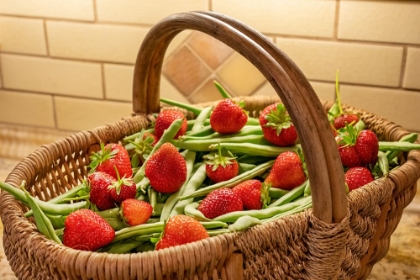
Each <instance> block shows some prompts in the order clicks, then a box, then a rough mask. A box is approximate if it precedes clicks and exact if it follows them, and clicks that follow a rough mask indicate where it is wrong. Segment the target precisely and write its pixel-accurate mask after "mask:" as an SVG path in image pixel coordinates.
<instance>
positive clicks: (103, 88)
mask: <svg viewBox="0 0 420 280" xmlns="http://www.w3.org/2000/svg"><path fill="white" fill-rule="evenodd" d="M101 80H102V81H101V82H102V99H103V100H107V99H106V86H105V65H104V63H101Z"/></svg>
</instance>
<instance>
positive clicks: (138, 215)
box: [121, 198, 153, 226]
mask: <svg viewBox="0 0 420 280" xmlns="http://www.w3.org/2000/svg"><path fill="white" fill-rule="evenodd" d="M152 212H153V207H152V205H150V203H148V202H146V201H142V200H138V199H135V198H128V199H126V200H124V201H123V202H122V203H121V216H122V218H123V220H124V221H125V222H126V223H127V224H128V225H130V226H136V225H141V224H144V223H146V222H147V221H148V220H149V219H150V217H151V216H152Z"/></svg>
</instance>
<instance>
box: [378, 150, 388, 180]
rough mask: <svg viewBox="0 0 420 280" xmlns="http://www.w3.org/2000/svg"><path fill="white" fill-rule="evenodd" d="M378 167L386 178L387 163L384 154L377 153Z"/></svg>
mask: <svg viewBox="0 0 420 280" xmlns="http://www.w3.org/2000/svg"><path fill="white" fill-rule="evenodd" d="M378 166H379V169H380V170H381V172H382V175H383V176H387V175H388V173H389V162H388V158H387V157H386V154H385V153H384V152H381V151H379V152H378Z"/></svg>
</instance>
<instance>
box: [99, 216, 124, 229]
mask: <svg viewBox="0 0 420 280" xmlns="http://www.w3.org/2000/svg"><path fill="white" fill-rule="evenodd" d="M104 219H105V221H107V223H108V224H109V225H110V226H111V227H112V228H113V229H114V230H120V229H123V228H126V227H128V225H127V224H126V223H124V222H123V221H122V220H121V219H120V218H104Z"/></svg>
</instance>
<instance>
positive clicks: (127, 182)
mask: <svg viewBox="0 0 420 280" xmlns="http://www.w3.org/2000/svg"><path fill="white" fill-rule="evenodd" d="M114 169H115V173H116V174H117V180H116V181H115V182H113V183H112V184H111V185H109V186H108V190H112V189H115V192H116V193H117V195H119V194H120V192H121V188H122V187H123V186H128V187H129V186H131V185H132V184H133V180H132V179H131V178H126V177H125V176H124V177H122V178H121V177H120V173H119V172H118V169H117V168H116V167H115V166H114Z"/></svg>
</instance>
